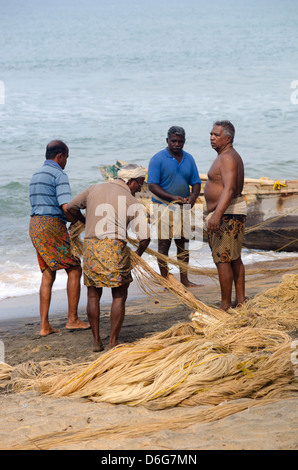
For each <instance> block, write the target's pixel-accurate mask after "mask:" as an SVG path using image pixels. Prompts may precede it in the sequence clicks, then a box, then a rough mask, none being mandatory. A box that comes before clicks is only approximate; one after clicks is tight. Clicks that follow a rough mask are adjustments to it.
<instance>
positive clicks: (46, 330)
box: [39, 326, 60, 336]
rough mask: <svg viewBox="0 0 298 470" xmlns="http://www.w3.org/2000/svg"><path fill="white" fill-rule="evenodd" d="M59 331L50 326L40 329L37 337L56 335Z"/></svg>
mask: <svg viewBox="0 0 298 470" xmlns="http://www.w3.org/2000/svg"><path fill="white" fill-rule="evenodd" d="M59 331H60V330H57V328H52V327H51V326H48V327H45V328H40V332H39V336H48V335H52V334H53V333H58V332H59Z"/></svg>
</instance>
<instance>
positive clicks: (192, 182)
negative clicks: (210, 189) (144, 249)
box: [147, 126, 201, 287]
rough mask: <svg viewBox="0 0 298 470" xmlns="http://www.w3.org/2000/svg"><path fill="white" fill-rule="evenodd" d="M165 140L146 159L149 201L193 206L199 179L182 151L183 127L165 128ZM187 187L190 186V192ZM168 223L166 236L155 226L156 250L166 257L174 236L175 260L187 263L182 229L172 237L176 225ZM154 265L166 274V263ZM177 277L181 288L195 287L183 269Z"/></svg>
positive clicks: (174, 205)
mask: <svg viewBox="0 0 298 470" xmlns="http://www.w3.org/2000/svg"><path fill="white" fill-rule="evenodd" d="M166 141H167V144H168V146H167V147H166V148H165V149H163V150H161V151H160V152H158V153H157V154H155V155H154V156H153V157H152V158H151V160H150V162H149V167H148V179H147V182H148V185H149V190H150V191H151V192H152V193H153V197H152V202H153V203H154V204H162V205H164V206H165V208H166V206H168V207H169V208H170V207H172V208H174V207H176V208H177V204H178V205H180V206H181V208H183V205H185V204H188V205H189V206H190V207H193V205H194V204H195V202H196V199H197V198H198V196H199V194H200V191H201V179H200V176H199V172H198V169H197V166H196V163H195V160H194V158H193V156H192V155H190V154H189V153H187V152H185V151H184V150H183V147H184V144H185V131H184V129H183V128H182V127H178V126H173V127H171V128H170V129H169V130H168V135H167V139H166ZM190 187H191V188H192V190H191V192H190ZM173 201H175V202H176V204H175V203H174V202H173ZM172 212H174V211H172ZM163 214H165V212H163V213H162V215H161V216H159V217H160V219H165V218H166V217H164V216H163ZM170 217H171V215H168V214H167V223H169V221H170ZM172 217H173V215H172ZM163 222H164V221H163ZM161 223H162V222H161ZM170 224H172V226H171V227H170V228H169V227H168V232H167V233H168V237H165V236H163V234H162V230H161V229H160V225H159V227H158V251H159V253H161V254H163V255H166V256H168V252H169V249H170V246H171V241H172V238H174V240H175V243H176V247H177V257H178V259H179V260H181V261H183V262H184V263H186V264H188V262H189V251H188V249H187V248H186V243H187V242H188V239H187V238H185V237H184V234H183V229H182V230H179V234H180V235H178V236H176V237H175V233H174V232H175V228H177V227H175V224H174V222H173V221H172V223H171V221H170ZM179 229H180V227H179ZM163 233H166V232H163ZM158 264H159V269H160V273H161V275H162V276H163V277H167V276H168V267H167V265H166V263H164V262H163V261H161V260H159V261H158ZM180 280H181V283H182V284H183V285H184V286H185V287H195V284H194V283H192V282H190V281H189V279H188V275H187V271H185V270H184V269H180Z"/></svg>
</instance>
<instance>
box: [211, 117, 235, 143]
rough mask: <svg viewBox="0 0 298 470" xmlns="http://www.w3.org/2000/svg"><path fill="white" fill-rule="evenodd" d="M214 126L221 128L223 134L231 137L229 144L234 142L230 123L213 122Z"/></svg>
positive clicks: (232, 128)
mask: <svg viewBox="0 0 298 470" xmlns="http://www.w3.org/2000/svg"><path fill="white" fill-rule="evenodd" d="M214 126H221V127H222V128H223V130H224V134H225V135H229V136H230V137H231V142H233V141H234V137H235V127H234V126H233V124H232V123H231V122H230V121H215V123H214Z"/></svg>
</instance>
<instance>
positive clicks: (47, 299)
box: [39, 268, 58, 336]
mask: <svg viewBox="0 0 298 470" xmlns="http://www.w3.org/2000/svg"><path fill="white" fill-rule="evenodd" d="M55 278H56V271H51V270H50V268H46V269H45V270H44V271H43V273H42V278H41V284H40V290H39V309H40V319H41V324H40V336H47V335H49V334H50V333H56V332H57V331H58V330H56V329H54V328H52V327H51V326H50V323H49V310H50V303H51V295H52V286H53V284H54V281H55Z"/></svg>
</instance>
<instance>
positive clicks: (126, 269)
mask: <svg viewBox="0 0 298 470" xmlns="http://www.w3.org/2000/svg"><path fill="white" fill-rule="evenodd" d="M131 269H132V265H131V260H130V250H129V248H128V247H127V245H126V241H124V240H116V239H109V238H105V239H103V240H99V239H98V238H85V239H84V242H83V273H84V284H85V286H87V287H91V286H92V287H110V288H112V287H119V286H122V285H124V284H127V283H129V282H132V275H131Z"/></svg>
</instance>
